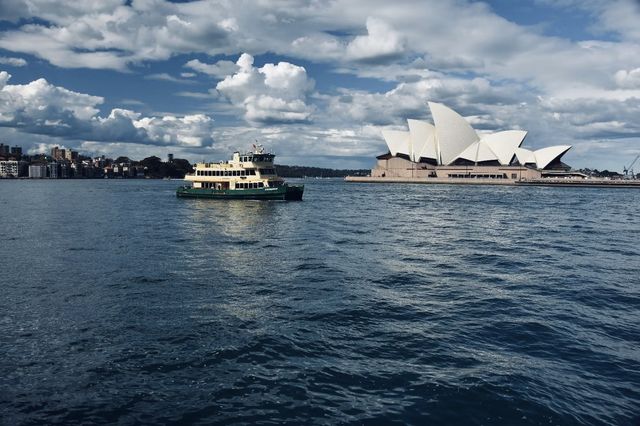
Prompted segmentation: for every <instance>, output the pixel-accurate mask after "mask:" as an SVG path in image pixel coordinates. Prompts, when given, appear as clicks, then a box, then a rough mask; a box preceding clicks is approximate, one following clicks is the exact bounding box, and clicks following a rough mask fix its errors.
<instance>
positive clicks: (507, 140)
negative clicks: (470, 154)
mask: <svg viewBox="0 0 640 426" xmlns="http://www.w3.org/2000/svg"><path fill="white" fill-rule="evenodd" d="M526 136H527V132H526V131H524V130H505V131H504V132H497V133H492V134H490V135H486V136H484V137H483V138H482V139H481V141H482V142H484V143H486V144H487V145H488V146H489V148H491V151H493V152H494V153H495V154H496V157H497V158H498V161H499V162H500V164H502V165H503V166H508V165H509V163H511V160H512V159H513V156H514V154H515V153H516V148H519V147H520V145H522V142H523V141H524V138H525V137H526Z"/></svg>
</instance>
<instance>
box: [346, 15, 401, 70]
mask: <svg viewBox="0 0 640 426" xmlns="http://www.w3.org/2000/svg"><path fill="white" fill-rule="evenodd" d="M404 51H405V42H404V40H403V38H402V36H401V35H400V34H399V33H398V32H396V31H395V30H394V29H393V28H391V26H390V25H389V24H387V23H386V22H385V21H383V20H381V19H377V18H372V17H369V18H367V35H366V36H358V37H356V38H355V39H353V41H352V42H351V43H349V45H348V46H347V52H346V53H347V56H348V57H349V58H351V59H354V60H357V61H365V62H384V61H389V60H390V59H397V58H398V57H400V56H402V54H403V53H404Z"/></svg>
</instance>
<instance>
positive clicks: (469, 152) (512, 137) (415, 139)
mask: <svg viewBox="0 0 640 426" xmlns="http://www.w3.org/2000/svg"><path fill="white" fill-rule="evenodd" d="M429 108H430V109H431V116H432V117H433V124H431V123H428V122H426V121H420V120H407V124H408V128H409V130H408V131H393V130H383V132H382V135H383V137H384V140H385V141H386V143H387V146H388V147H389V152H388V153H386V154H384V155H380V156H378V157H377V160H378V162H377V164H376V167H375V168H374V169H372V170H371V177H372V178H404V179H421V180H422V179H423V178H424V179H425V180H429V179H428V178H436V179H433V180H451V179H456V180H458V179H476V180H477V179H482V180H486V179H491V180H494V179H501V180H503V181H504V182H506V181H517V180H523V179H538V178H541V177H552V176H558V175H563V174H566V173H567V172H568V171H569V170H570V167H569V166H567V165H566V164H564V163H563V162H562V161H561V158H562V156H563V155H564V154H565V153H566V152H567V151H568V150H569V149H570V148H571V146H569V145H558V146H550V147H547V148H542V149H538V150H535V151H532V150H529V149H526V148H523V147H522V143H523V142H524V139H525V137H526V136H527V132H526V131H522V130H507V131H502V132H497V133H492V134H488V135H479V134H478V133H476V131H475V130H474V129H473V128H472V127H471V125H469V123H468V122H467V121H466V120H465V119H464V118H463V117H462V116H460V115H459V114H458V113H456V112H455V111H453V110H452V109H450V108H448V107H446V106H444V105H442V104H439V103H435V102H429Z"/></svg>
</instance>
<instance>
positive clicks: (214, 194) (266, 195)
mask: <svg viewBox="0 0 640 426" xmlns="http://www.w3.org/2000/svg"><path fill="white" fill-rule="evenodd" d="M303 192H304V185H287V184H285V185H282V186H278V187H275V188H256V189H221V190H217V189H206V188H191V187H184V186H183V187H180V188H178V189H177V190H176V195H177V196H178V197H182V198H210V199H220V200H287V201H301V200H302V193H303Z"/></svg>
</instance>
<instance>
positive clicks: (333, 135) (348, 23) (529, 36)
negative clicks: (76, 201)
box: [0, 0, 640, 171]
mask: <svg viewBox="0 0 640 426" xmlns="http://www.w3.org/2000/svg"><path fill="white" fill-rule="evenodd" d="M638 18H640V5H639V4H638V2H635V1H631V0H629V1H623V0H620V1H614V2H605V1H600V0H591V1H588V2H576V1H572V0H567V1H563V2H550V1H546V0H538V1H532V2H528V3H521V4H518V5H514V4H512V2H506V1H489V2H472V1H461V0H460V1H453V0H452V1H440V2H424V1H403V2H395V3H393V5H391V4H387V3H385V2H364V1H362V2H358V1H355V2H354V1H350V2H341V1H314V2H311V1H302V0H300V1H297V0H291V1H288V2H267V1H265V2H257V3H253V2H234V3H233V4H227V3H220V2H215V1H195V2H186V3H185V2H179V3H172V2H167V1H160V0H144V1H141V0H137V1H132V2H125V1H118V0H113V1H106V2H105V1H102V2H83V3H82V4H74V3H71V2H66V3H61V4H57V5H54V4H53V3H50V2H44V1H42V2H40V1H32V2H29V4H28V5H27V3H26V2H22V1H10V2H5V3H3V5H2V6H0V101H1V103H0V142H3V143H4V144H7V145H11V146H13V145H20V146H22V147H24V149H25V151H26V153H36V152H49V150H50V149H51V148H52V147H53V146H60V147H61V148H66V149H73V150H76V151H78V152H80V153H87V154H90V155H102V154H105V155H107V156H117V155H126V156H129V157H131V158H144V157H148V156H150V155H158V156H160V157H163V158H165V157H166V156H167V154H168V153H170V152H172V153H175V155H176V156H177V157H180V158H186V159H188V160H190V161H192V162H193V161H198V160H202V159H223V158H226V157H227V156H228V154H229V153H230V152H233V151H235V150H236V149H244V148H247V147H249V146H250V145H251V143H253V142H254V141H255V140H258V141H260V142H261V143H263V144H264V145H265V146H267V147H269V148H270V149H271V150H273V151H275V152H276V153H277V154H278V156H279V158H280V160H281V161H282V162H283V163H284V164H299V165H316V166H322V167H331V168H370V167H371V166H372V163H373V160H372V158H374V157H375V156H376V155H379V154H381V153H383V152H384V151H386V145H385V142H384V139H383V137H382V130H399V129H402V128H403V122H404V120H405V119H406V118H412V119H419V120H430V119H431V117H430V115H429V113H428V108H426V105H427V101H435V102H443V103H446V104H447V105H451V107H453V108H454V109H456V110H457V111H459V112H460V113H461V115H463V116H464V117H465V118H466V120H467V121H469V123H470V124H471V125H472V126H473V127H474V128H475V129H478V131H479V133H484V134H488V133H495V132H497V131H500V130H507V129H526V130H528V131H529V134H528V136H527V144H528V145H529V146H531V147H532V148H533V149H539V148H542V147H545V146H549V145H572V146H573V149H572V150H571V151H570V152H569V153H568V154H567V161H568V162H569V163H570V164H571V165H573V166H574V167H575V168H584V167H592V168H599V169H609V170H616V171H621V170H622V168H623V166H624V165H628V164H629V163H630V162H631V160H632V159H633V158H634V157H635V155H636V154H637V153H638V151H639V148H638V147H639V146H640V123H639V122H638V120H637V117H638V116H640V55H639V54H638V53H640V49H639V48H638V45H639V44H638V42H639V41H640V32H639V31H638V30H637V28H636V27H637V25H636V23H637V21H638Z"/></svg>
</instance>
